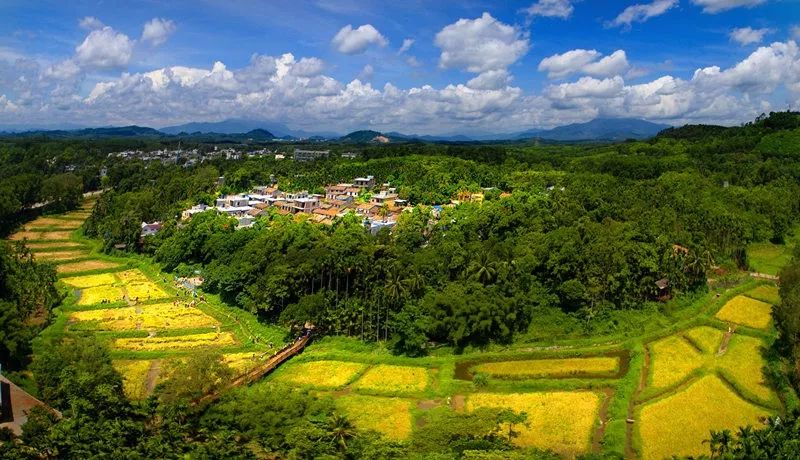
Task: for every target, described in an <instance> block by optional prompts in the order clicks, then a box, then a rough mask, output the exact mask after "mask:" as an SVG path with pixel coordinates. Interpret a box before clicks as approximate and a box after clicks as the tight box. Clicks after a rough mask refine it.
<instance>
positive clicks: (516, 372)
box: [474, 357, 619, 378]
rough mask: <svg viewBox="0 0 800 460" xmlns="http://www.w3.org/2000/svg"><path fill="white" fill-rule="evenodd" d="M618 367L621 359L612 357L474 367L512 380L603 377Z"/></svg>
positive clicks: (499, 363) (509, 362)
mask: <svg viewBox="0 0 800 460" xmlns="http://www.w3.org/2000/svg"><path fill="white" fill-rule="evenodd" d="M618 367H619V359H617V358H612V357H591V358H563V359H532V360H524V361H501V362H496V363H484V364H479V365H477V366H475V367H474V372H482V373H484V374H488V375H491V376H495V377H511V378H541V377H568V376H572V375H601V376H602V375H609V374H613V373H614V372H616V371H617V368H618Z"/></svg>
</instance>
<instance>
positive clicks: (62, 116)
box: [0, 0, 800, 134]
mask: <svg viewBox="0 0 800 460" xmlns="http://www.w3.org/2000/svg"><path fill="white" fill-rule="evenodd" d="M798 43H800V0H527V1H501V2H500V1H491V0H461V1H448V0H406V1H402V2H387V1H379V0H374V1H373V0H262V1H256V0H227V1H224V0H192V1H170V2H161V1H156V0H151V1H134V0H125V1H123V0H104V1H96V0H95V1H89V0H71V1H69V2H64V1H55V0H54V1H38V0H3V1H2V2H0V127H14V126H17V127H19V126H42V127H57V126H89V125H92V126H105V125H127V124H139V125H144V126H152V127H163V126H168V125H173V124H179V123H184V122H188V121H219V120H223V119H228V118H246V119H263V120H273V121H279V122H283V123H286V124H288V125H289V126H291V127H293V128H296V129H306V130H311V131H320V130H324V131H337V132H346V131H350V130H355V129H367V128H371V129H376V130H384V131H389V130H394V131H401V132H406V133H419V134H449V133H465V134H469V133H471V132H472V133H488V132H494V133H502V132H514V131H521V130H525V129H531V128H536V127H552V126H555V125H560V124H565V123H571V122H576V121H587V120H590V119H592V118H596V117H638V118H645V119H648V120H652V121H657V122H664V123H672V124H679V123H685V122H691V123H697V122H714V123H722V124H737V123H740V122H743V121H747V120H751V119H752V118H754V117H755V116H757V115H758V114H760V113H762V112H768V111H770V110H785V109H787V108H793V109H800V46H798Z"/></svg>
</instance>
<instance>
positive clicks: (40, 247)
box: [25, 241, 81, 252]
mask: <svg viewBox="0 0 800 460" xmlns="http://www.w3.org/2000/svg"><path fill="white" fill-rule="evenodd" d="M25 246H27V247H28V249H30V250H31V251H33V252H39V251H58V250H62V249H66V248H77V247H81V244H80V243H78V242H76V241H62V242H56V241H54V242H47V241H45V242H42V243H26V244H25Z"/></svg>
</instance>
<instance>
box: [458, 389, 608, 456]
mask: <svg viewBox="0 0 800 460" xmlns="http://www.w3.org/2000/svg"><path fill="white" fill-rule="evenodd" d="M601 402H602V397H601V396H600V395H599V394H598V393H595V392H592V391H547V392H536V393H508V394H502V393H474V394H471V395H469V396H468V397H467V405H466V407H467V410H474V409H476V408H479V407H490V408H508V409H512V410H514V411H517V412H525V413H527V414H528V426H527V427H525V426H519V427H515V430H517V431H518V432H519V437H517V438H515V439H514V443H515V444H517V445H520V446H526V447H538V448H540V449H552V450H554V451H556V452H558V453H560V454H562V455H566V456H574V455H578V454H581V453H584V452H587V451H588V450H589V448H590V444H591V439H592V431H593V429H594V426H595V424H596V423H597V422H598V420H597V417H598V413H599V410H600V404H601Z"/></svg>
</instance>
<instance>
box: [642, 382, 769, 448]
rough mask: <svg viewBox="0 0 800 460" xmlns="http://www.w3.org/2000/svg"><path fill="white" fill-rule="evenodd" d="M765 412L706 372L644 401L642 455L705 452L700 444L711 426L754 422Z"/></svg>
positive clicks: (731, 428) (752, 423)
mask: <svg viewBox="0 0 800 460" xmlns="http://www.w3.org/2000/svg"><path fill="white" fill-rule="evenodd" d="M766 415H768V413H767V412H766V411H765V410H764V409H762V408H760V407H758V406H754V405H752V404H750V403H748V402H746V401H744V400H742V399H741V398H739V396H737V395H736V393H734V392H733V391H732V390H731V389H730V388H728V386H727V385H725V384H724V383H723V382H722V381H721V380H720V379H719V378H718V377H716V376H713V375H709V376H706V377H703V378H702V379H700V380H697V381H696V382H693V383H692V384H691V385H689V387H687V388H686V389H685V390H683V391H680V392H678V393H675V394H672V395H669V396H667V397H665V398H663V399H661V400H658V401H656V402H653V403H650V404H647V405H645V406H644V407H643V408H642V409H641V416H640V425H641V426H640V427H639V433H640V435H641V439H642V458H644V459H645V460H650V459H653V460H660V459H662V458H668V457H671V456H673V455H677V456H688V455H700V454H708V446H706V445H704V444H703V441H704V440H705V439H708V437H709V435H710V431H711V430H722V429H730V430H732V431H734V432H735V431H736V429H737V428H738V427H739V426H744V425H748V424H750V425H755V424H757V423H758V421H759V417H763V416H766Z"/></svg>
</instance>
